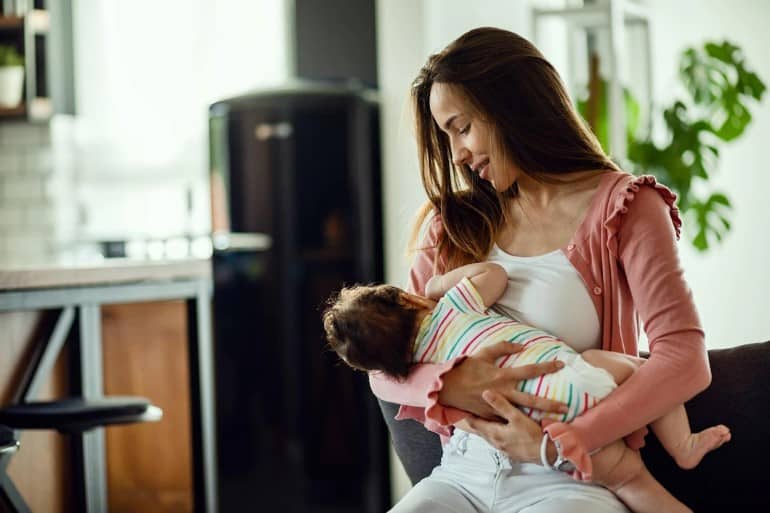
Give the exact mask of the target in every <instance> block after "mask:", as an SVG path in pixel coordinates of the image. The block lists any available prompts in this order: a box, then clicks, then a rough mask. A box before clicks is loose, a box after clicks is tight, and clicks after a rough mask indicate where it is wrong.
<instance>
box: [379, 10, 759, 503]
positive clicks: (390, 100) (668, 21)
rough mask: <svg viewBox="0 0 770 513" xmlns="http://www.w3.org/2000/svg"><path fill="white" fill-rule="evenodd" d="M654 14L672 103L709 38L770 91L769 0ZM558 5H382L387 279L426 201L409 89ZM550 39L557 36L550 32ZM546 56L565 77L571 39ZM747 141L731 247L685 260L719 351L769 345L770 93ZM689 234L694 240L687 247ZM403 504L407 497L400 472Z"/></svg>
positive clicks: (400, 272) (740, 146)
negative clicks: (681, 61)
mask: <svg viewBox="0 0 770 513" xmlns="http://www.w3.org/2000/svg"><path fill="white" fill-rule="evenodd" d="M646 3H647V4H648V5H649V6H650V8H651V11H652V15H653V21H654V24H653V36H654V37H653V49H652V51H653V53H652V62H653V63H654V65H655V69H654V88H653V89H654V96H655V99H656V101H658V102H667V101H668V100H670V99H671V97H672V96H671V95H672V94H673V92H674V91H675V90H676V87H675V86H676V83H677V77H676V71H677V62H678V55H679V53H680V52H681V50H682V49H683V48H684V47H685V46H687V45H692V44H699V43H701V42H703V41H705V40H706V39H720V38H729V39H730V40H731V41H733V42H735V43H737V44H738V45H740V46H741V47H742V48H743V49H744V51H745V54H746V58H747V61H748V63H749V65H750V66H751V67H752V68H753V69H754V70H755V71H756V72H757V73H758V74H759V75H760V77H762V78H763V79H764V80H765V82H766V83H767V84H768V85H770V52H768V51H767V49H768V48H770V33H768V31H767V30H766V29H764V28H763V25H764V24H766V22H767V20H770V2H768V1H767V0H734V1H731V2H724V1H721V0H678V1H676V2H672V1H670V0H650V1H649V2H646ZM533 4H537V5H544V4H549V5H558V4H559V0H553V1H550V0H546V1H540V0H508V1H505V0H479V1H476V2H472V3H469V2H463V1H459V0H422V1H419V0H417V1H416V0H380V1H379V2H378V6H377V17H378V19H377V23H378V26H377V30H378V52H379V59H380V62H379V70H378V71H379V76H380V81H381V93H382V97H383V143H384V146H383V147H384V153H383V156H384V173H385V198H384V204H385V223H386V230H385V245H386V264H387V265H386V278H387V280H388V281H389V282H391V283H395V284H403V283H405V281H406V276H407V271H408V267H409V262H408V259H407V258H405V256H404V251H405V246H406V241H407V237H408V233H409V223H410V220H411V216H412V214H413V213H414V212H415V211H416V209H417V208H418V207H419V205H420V204H421V203H422V201H423V199H424V192H423V191H422V186H421V184H420V181H419V176H418V175H419V173H418V165H417V157H416V150H415V146H414V141H413V129H412V126H411V113H410V112H409V110H408V103H407V94H408V91H409V84H410V83H411V81H412V80H413V78H414V76H415V75H416V74H417V72H418V70H419V68H420V66H421V65H422V63H423V62H424V61H425V59H426V58H427V56H428V55H429V54H430V53H433V52H435V51H437V50H440V49H441V48H442V47H443V46H445V45H446V44H447V43H449V42H450V41H451V40H453V39H454V38H456V37H457V36H459V35H460V34H461V33H462V32H464V31H466V30H468V29H470V28H473V27H477V26H482V25H491V26H497V27H501V28H506V29H509V30H513V31H515V32H518V33H520V34H521V35H523V36H525V37H532V35H531V16H530V14H529V12H530V7H531V6H532V5H533ZM546 30H548V28H546ZM541 39H545V42H544V43H543V44H541V45H540V46H541V49H542V50H543V51H544V53H545V54H546V56H547V57H548V58H549V59H551V60H552V61H553V62H554V64H555V65H556V66H557V68H558V69H559V70H560V71H561V72H562V73H564V72H565V69H564V68H565V67H566V65H565V63H564V62H563V59H564V57H565V55H564V53H563V52H562V51H561V49H563V46H564V39H563V37H562V38H560V37H559V36H558V31H557V32H554V31H551V32H548V36H547V37H545V38H541ZM754 112H755V117H754V123H753V124H752V125H751V126H750V127H749V130H748V132H747V133H746V134H745V136H744V137H743V138H742V139H740V140H738V141H737V142H735V143H733V144H731V145H725V146H724V147H723V149H722V158H721V163H720V168H719V172H718V173H717V175H716V176H715V179H714V184H715V185H716V186H718V187H720V188H722V189H723V190H725V191H726V192H727V194H728V196H729V197H730V198H731V199H732V201H733V204H734V205H735V212H734V215H733V221H734V223H733V224H734V228H733V230H732V232H731V233H730V234H729V236H728V237H727V239H726V240H725V242H724V244H723V245H722V246H719V247H716V248H715V249H712V250H711V251H709V252H708V253H707V254H705V255H700V254H697V253H696V252H695V251H694V250H692V249H691V247H690V245H689V243H688V242H686V241H683V242H682V244H681V245H680V247H681V249H682V261H683V265H684V266H685V269H686V276H687V278H688V280H689V282H690V285H691V286H692V289H693V291H694V295H695V301H696V304H697V306H698V309H699V311H700V313H701V317H702V319H703V323H704V326H705V329H706V333H707V344H708V346H709V347H710V348H718V347H727V346H732V345H736V344H740V343H746V342H752V341H760V340H767V339H770V315H768V312H767V306H766V304H767V301H766V300H765V299H764V298H765V296H766V294H767V291H768V290H770V271H768V269H767V267H768V262H769V261H770V258H769V257H770V230H768V229H767V227H766V224H767V223H768V221H770V201H768V199H767V195H768V194H769V193H770V155H769V154H768V152H767V141H770V94H766V98H765V101H764V102H763V104H762V105H761V107H760V108H759V109H755V110H754ZM688 235H689V234H688V233H687V231H685V233H684V236H683V238H686V237H687V236H688ZM394 467H395V468H396V469H397V471H396V480H395V486H394V498H398V497H400V496H401V495H402V494H403V493H404V492H405V491H406V490H407V489H408V486H409V485H408V482H407V481H406V478H405V476H404V475H403V473H402V471H400V470H398V469H399V466H398V465H397V464H395V465H394Z"/></svg>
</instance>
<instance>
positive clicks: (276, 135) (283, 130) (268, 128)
mask: <svg viewBox="0 0 770 513" xmlns="http://www.w3.org/2000/svg"><path fill="white" fill-rule="evenodd" d="M293 132H294V127H293V126H292V124H291V123H288V122H286V121H281V122H280V123H258V124H257V126H255V127H254V137H256V139H257V140H258V141H267V140H268V139H288V138H289V137H291V134H292V133H293Z"/></svg>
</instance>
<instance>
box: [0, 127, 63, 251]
mask: <svg viewBox="0 0 770 513" xmlns="http://www.w3.org/2000/svg"><path fill="white" fill-rule="evenodd" d="M52 131H53V125H49V124H48V123H27V122H3V123H1V124H0V256H6V255H9V254H14V255H19V256H22V257H23V256H26V255H39V254H41V253H48V252H51V251H52V250H53V248H54V246H55V244H56V240H59V239H61V238H62V237H65V236H66V234H67V232H71V230H72V229H73V228H74V227H73V226H72V224H73V215H71V213H70V215H67V213H66V211H67V210H70V211H71V210H72V208H73V205H72V204H70V202H68V201H66V196H67V189H68V188H69V187H70V186H71V180H70V179H68V177H67V176H66V175H68V174H70V169H71V167H70V166H69V165H68V162H67V160H68V159H67V152H66V149H65V148H62V147H60V146H58V147H57V148H56V151H54V144H53V138H52V135H51V134H52ZM55 154H56V155H57V157H59V159H58V162H55V157H54V155H55ZM69 160H70V161H71V159H69ZM66 224H69V225H70V226H66Z"/></svg>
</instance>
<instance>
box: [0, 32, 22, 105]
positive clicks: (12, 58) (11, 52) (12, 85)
mask: <svg viewBox="0 0 770 513" xmlns="http://www.w3.org/2000/svg"><path fill="white" fill-rule="evenodd" d="M23 87H24V58H23V57H22V56H21V54H19V52H18V51H17V50H16V48H14V47H13V46H10V45H0V107H6V108H13V107H17V106H18V105H19V104H20V103H21V99H22V92H23Z"/></svg>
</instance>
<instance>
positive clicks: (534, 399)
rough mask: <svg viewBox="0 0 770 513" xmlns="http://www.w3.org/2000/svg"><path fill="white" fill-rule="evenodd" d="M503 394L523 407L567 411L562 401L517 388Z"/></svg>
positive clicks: (547, 410)
mask: <svg viewBox="0 0 770 513" xmlns="http://www.w3.org/2000/svg"><path fill="white" fill-rule="evenodd" d="M503 395H504V396H505V398H506V399H508V401H510V402H512V403H514V404H516V405H518V406H521V407H525V408H534V409H535V410H541V411H546V412H553V413H567V412H568V411H569V407H568V406H567V405H566V404H564V403H562V402H559V401H554V400H553V399H546V398H545V397H539V396H536V395H532V394H527V393H526V392H521V391H519V390H509V391H507V392H506V393H504V394H503ZM484 399H486V398H484ZM487 402H489V401H487Z"/></svg>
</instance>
